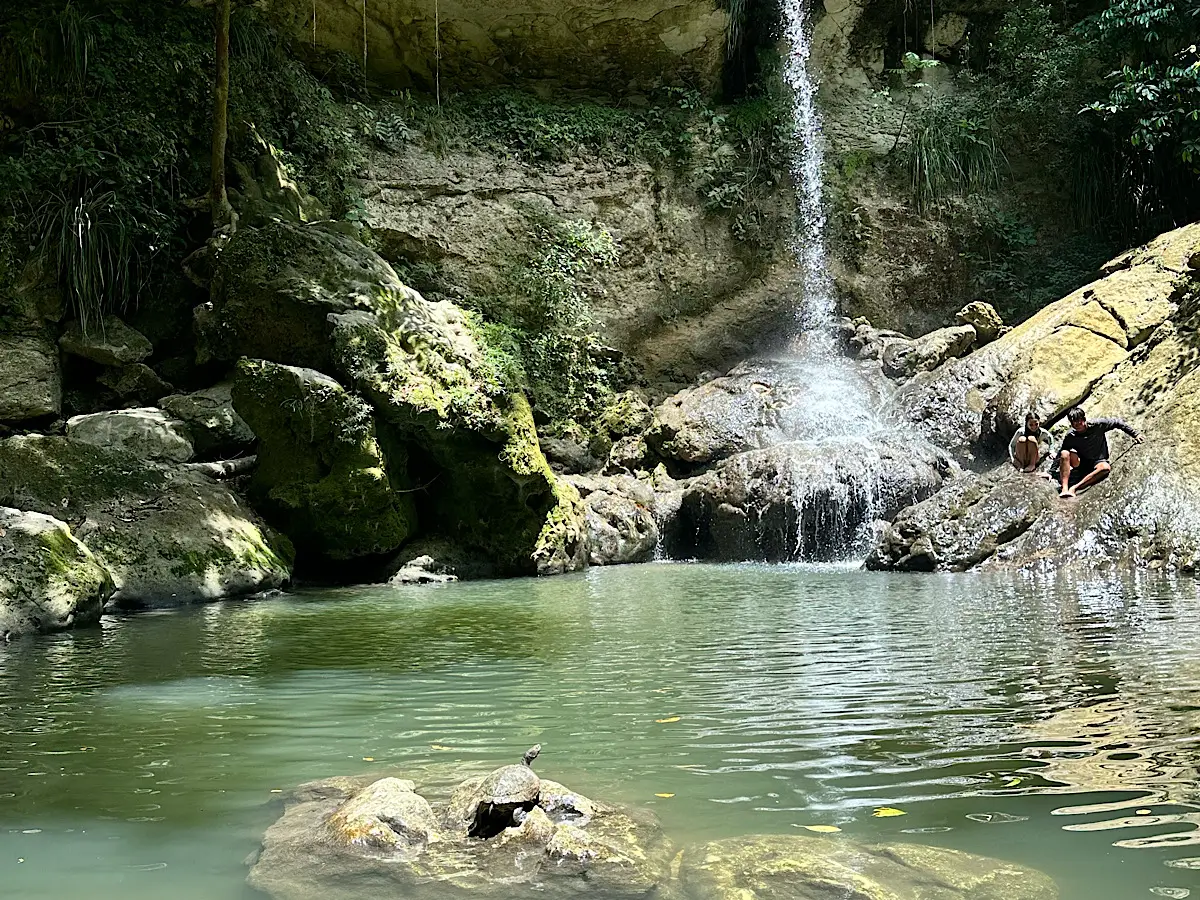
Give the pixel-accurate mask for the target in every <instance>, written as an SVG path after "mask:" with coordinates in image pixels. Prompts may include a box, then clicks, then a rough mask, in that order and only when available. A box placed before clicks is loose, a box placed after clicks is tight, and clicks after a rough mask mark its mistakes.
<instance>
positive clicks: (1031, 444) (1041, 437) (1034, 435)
mask: <svg viewBox="0 0 1200 900" xmlns="http://www.w3.org/2000/svg"><path fill="white" fill-rule="evenodd" d="M1050 446H1051V445H1050V432H1048V431H1046V430H1045V429H1043V428H1042V423H1041V422H1040V421H1039V419H1038V417H1037V413H1033V412H1031V413H1029V414H1028V415H1026V416H1025V427H1024V428H1022V429H1021V430H1019V431H1018V432H1017V433H1016V434H1014V435H1013V438H1012V440H1011V441H1009V444H1008V458H1009V459H1010V460H1011V461H1012V464H1013V465H1014V466H1016V467H1017V468H1018V469H1020V470H1021V471H1022V472H1036V471H1037V467H1038V466H1039V465H1040V464H1041V462H1042V460H1043V459H1045V458H1046V457H1047V456H1049V455H1050Z"/></svg>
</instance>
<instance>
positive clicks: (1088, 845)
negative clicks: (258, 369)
mask: <svg viewBox="0 0 1200 900" xmlns="http://www.w3.org/2000/svg"><path fill="white" fill-rule="evenodd" d="M1198 598H1200V589H1198V587H1197V583H1195V582H1192V581H1189V580H1179V581H1174V580H1167V579H1158V578H1152V577H1141V578H1137V579H1129V580H1119V581H1094V582H1091V581H1089V582H1078V581H1066V580H1060V581H1054V580H1045V579H1025V578H990V577H981V576H978V575H964V576H896V575H873V574H866V573H863V572H858V571H848V570H844V569H837V568H830V569H820V570H813V569H805V568H800V567H788V566H757V565H741V566H707V565H687V564H661V565H649V566H640V567H623V568H615V569H601V570H593V571H591V572H588V573H585V574H582V575H577V576H570V577H565V578H555V579H546V580H520V581H505V582H484V583H472V584H458V585H446V586H431V587H422V588H411V589H392V588H379V587H375V588H361V589H350V590H338V591H324V592H311V593H300V594H296V595H287V596H280V597H275V598H270V599H265V600H254V601H244V602H236V603H233V602H231V603H222V604H215V605H211V606H206V607H198V608H191V609H185V610H179V611H173V612H165V613H156V614H148V615H139V616H129V617H108V618H106V619H105V620H104V622H103V624H102V626H101V627H100V628H99V629H95V630H92V631H82V632H79V633H75V634H67V635H62V636H56V637H49V638H43V639H39V640H30V641H21V642H17V643H14V644H11V645H9V646H7V647H6V648H0V716H2V721H3V725H4V728H3V734H0V896H3V897H17V898H22V900H41V898H55V900H58V898H62V897H65V896H71V895H79V896H88V897H89V898H94V900H109V898H118V897H120V898H132V900H143V898H145V900H149V898H155V900H160V898H161V897H163V896H164V894H165V893H166V892H168V891H169V896H171V898H172V900H223V898H234V900H247V898H251V897H255V896H257V895H256V894H255V893H254V892H253V891H251V890H250V889H249V888H247V887H246V886H245V885H244V877H245V873H246V869H245V864H244V861H245V859H246V857H247V856H248V855H249V854H251V853H252V852H253V851H254V849H255V848H256V847H257V845H258V839H259V837H260V836H261V834H262V832H263V830H264V829H265V828H266V827H267V825H269V824H270V823H271V822H272V821H273V820H274V819H275V818H276V817H277V816H278V814H279V811H280V808H279V798H280V793H279V792H281V791H285V790H287V789H288V788H290V787H292V786H294V785H296V784H298V783H300V782H303V781H306V780H310V779H314V778H320V777H325V776H329V775H334V774H344V773H360V772H379V773H381V774H382V773H385V772H387V773H394V772H397V771H403V772H406V773H410V777H413V778H414V779H415V780H417V781H418V782H421V781H422V779H423V778H427V779H431V780H438V779H441V780H444V779H445V778H446V777H448V776H447V773H448V772H450V771H452V770H454V769H456V768H458V767H464V768H467V769H473V770H480V771H485V770H488V769H490V768H492V767H494V766H496V765H499V764H502V763H507V762H515V761H516V760H517V759H518V758H519V757H520V755H521V753H522V751H524V750H525V748H526V747H528V746H529V745H531V744H533V743H535V742H540V743H541V744H542V747H543V750H542V756H541V758H540V759H539V760H538V763H537V768H538V771H539V772H541V773H542V774H543V775H545V776H548V777H552V778H555V779H556V780H560V781H566V782H567V783H569V784H570V785H571V786H573V787H575V788H576V789H579V790H582V791H583V792H585V793H588V794H591V795H592V796H596V797H601V798H609V799H614V800H619V801H622V802H628V803H633V804H639V805H644V806H648V807H652V808H653V809H654V810H655V811H656V812H657V813H658V815H659V816H660V817H661V819H662V821H663V823H664V826H665V827H666V829H667V831H668V833H669V834H670V835H671V836H672V838H673V839H674V840H675V841H676V843H677V844H681V845H682V844H687V843H690V842H695V841H704V840H709V839H714V838H719V837H726V836H733V835H742V834H749V833H800V834H804V833H807V832H805V831H804V830H803V829H804V827H805V826H810V825H833V826H836V827H838V828H840V829H841V831H840V832H839V833H837V834H834V835H831V836H830V838H829V839H830V840H872V841H877V840H886V841H917V842H923V843H930V844H936V845H939V846H946V847H953V848H957V849H962V850H968V851H972V852H976V853H983V854H986V855H990V856H997V857H1001V858H1005V859H1010V860H1013V861H1016V862H1020V863H1023V864H1026V865H1030V866H1034V867H1037V868H1040V869H1043V870H1044V871H1046V872H1048V873H1049V874H1051V875H1052V876H1053V877H1054V878H1055V879H1056V880H1057V881H1058V883H1059V886H1060V889H1061V891H1062V897H1063V900H1098V898H1103V900H1107V898H1114V900H1118V898H1139V897H1148V896H1153V894H1152V893H1151V892H1152V891H1153V892H1154V893H1157V894H1159V895H1161V896H1176V897H1180V896H1185V893H1183V892H1185V891H1188V890H1191V891H1193V892H1195V896H1198V897H1200V871H1198V870H1197V869H1195V868H1191V866H1193V865H1195V866H1200V846H1197V844H1200V832H1198V831H1196V830H1195V829H1196V828H1197V824H1198V823H1200V777H1198V774H1197V767H1198V766H1200V756H1198V755H1197V741H1198V740H1200V602H1198ZM660 794H670V795H672V796H670V797H661V796H657V795H660ZM884 807H886V808H889V809H892V810H897V811H900V812H903V813H904V815H894V814H893V815H885V816H877V815H875V813H876V812H877V811H878V810H880V808H884Z"/></svg>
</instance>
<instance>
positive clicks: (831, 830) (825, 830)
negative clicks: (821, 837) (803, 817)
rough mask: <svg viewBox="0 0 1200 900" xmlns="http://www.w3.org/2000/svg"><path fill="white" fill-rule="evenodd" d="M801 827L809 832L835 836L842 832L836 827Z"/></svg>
mask: <svg viewBox="0 0 1200 900" xmlns="http://www.w3.org/2000/svg"><path fill="white" fill-rule="evenodd" d="M800 827H801V828H804V829H806V830H808V831H815V832H816V833H817V834H834V833H835V832H838V831H841V830H842V829H840V828H838V827H837V826H836V825H801V826H800Z"/></svg>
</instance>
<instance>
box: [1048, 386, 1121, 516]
mask: <svg viewBox="0 0 1200 900" xmlns="http://www.w3.org/2000/svg"><path fill="white" fill-rule="evenodd" d="M1067 421H1068V422H1070V423H1071V431H1070V432H1069V433H1068V434H1067V436H1066V437H1065V438H1064V439H1063V443H1062V449H1061V450H1059V452H1058V474H1059V477H1060V479H1061V480H1062V492H1061V493H1060V494H1059V495H1058V496H1060V497H1064V498H1065V497H1074V496H1075V495H1076V493H1077V492H1078V491H1081V490H1083V489H1084V488H1086V487H1091V486H1092V485H1093V484H1098V483H1100V482H1101V481H1103V480H1104V479H1105V478H1107V477H1108V473H1109V472H1111V471H1112V465H1111V464H1110V463H1109V461H1108V438H1107V437H1106V435H1107V433H1108V432H1109V431H1112V429H1114V428H1119V429H1121V431H1123V432H1125V433H1126V434H1127V435H1129V436H1130V437H1131V438H1133V439H1134V440H1135V441H1136V442H1137V443H1139V444H1140V443H1141V442H1142V436H1141V435H1140V434H1139V433H1138V432H1137V430H1136V429H1134V428H1133V426H1131V425H1129V424H1128V423H1127V422H1123V421H1121V420H1120V419H1095V420H1094V421H1091V422H1089V421H1088V420H1087V416H1086V415H1085V414H1084V412H1083V410H1082V409H1080V408H1079V407H1078V406H1077V407H1075V408H1074V409H1073V410H1071V411H1070V412H1069V413H1067Z"/></svg>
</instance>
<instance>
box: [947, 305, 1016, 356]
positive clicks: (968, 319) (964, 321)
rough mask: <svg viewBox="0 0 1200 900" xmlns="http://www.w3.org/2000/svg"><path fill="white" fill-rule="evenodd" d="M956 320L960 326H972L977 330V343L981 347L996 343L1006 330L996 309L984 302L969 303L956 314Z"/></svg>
mask: <svg viewBox="0 0 1200 900" xmlns="http://www.w3.org/2000/svg"><path fill="white" fill-rule="evenodd" d="M954 319H955V321H957V322H958V323H959V324H960V325H970V326H971V327H972V328H974V329H975V335H976V343H977V345H978V346H980V347H982V346H983V345H984V344H990V343H991V342H992V341H994V340H995V339H996V338H997V337H999V336H1000V331H1001V329H1002V328H1004V320H1003V319H1002V318H1000V313H998V312H996V307H994V306H992V304H990V303H984V302H983V301H982V300H975V301H972V302H971V303H968V304H967V305H966V306H964V307H963V308H962V309H960V310H959V311H958V312H957V313H955V315H954Z"/></svg>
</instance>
